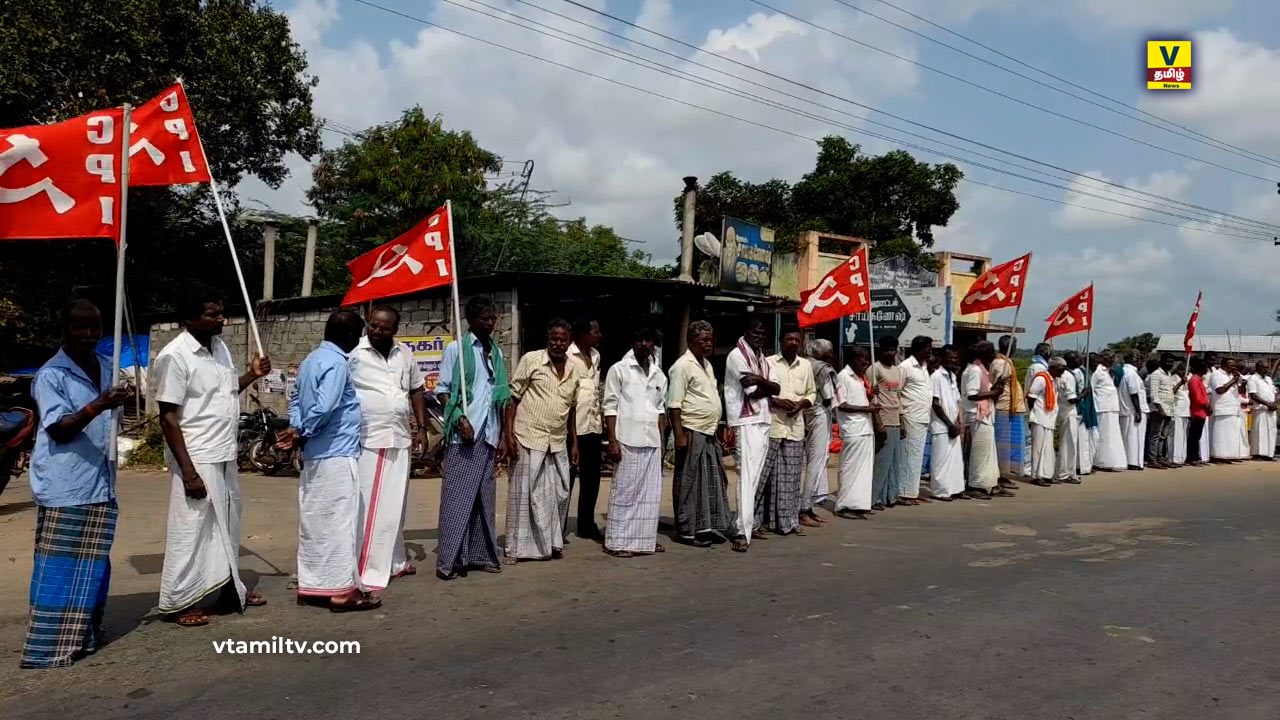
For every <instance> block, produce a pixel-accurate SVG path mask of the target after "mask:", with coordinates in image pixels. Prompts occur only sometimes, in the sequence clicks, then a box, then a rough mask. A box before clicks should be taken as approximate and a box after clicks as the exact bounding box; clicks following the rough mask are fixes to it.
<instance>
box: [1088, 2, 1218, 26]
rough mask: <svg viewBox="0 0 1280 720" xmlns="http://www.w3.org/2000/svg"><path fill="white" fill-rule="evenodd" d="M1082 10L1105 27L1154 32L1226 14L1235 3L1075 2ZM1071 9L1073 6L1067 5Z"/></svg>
mask: <svg viewBox="0 0 1280 720" xmlns="http://www.w3.org/2000/svg"><path fill="white" fill-rule="evenodd" d="M1074 4H1075V5H1076V6H1077V7H1078V9H1079V10H1081V11H1083V12H1085V13H1087V14H1088V15H1089V16H1091V17H1093V18H1094V19H1096V20H1098V21H1101V22H1102V24H1103V25H1107V26H1110V27H1117V28H1119V27H1133V28H1145V29H1148V30H1154V29H1157V28H1164V27H1169V26H1170V25H1177V26H1182V27H1186V24H1187V23H1191V22H1198V21H1200V20H1203V19H1205V18H1212V17H1217V16H1219V15H1221V14H1222V13H1225V12H1226V11H1228V10H1230V9H1231V7H1232V6H1233V5H1234V2H1233V0H1076V2H1075V3H1074ZM1067 5H1068V6H1070V5H1071V3H1068V4H1067Z"/></svg>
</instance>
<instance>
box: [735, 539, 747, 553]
mask: <svg viewBox="0 0 1280 720" xmlns="http://www.w3.org/2000/svg"><path fill="white" fill-rule="evenodd" d="M750 547H751V546H750V545H748V544H747V541H746V540H734V541H733V551H734V552H740V553H744V552H746V551H747V549H748V548H750Z"/></svg>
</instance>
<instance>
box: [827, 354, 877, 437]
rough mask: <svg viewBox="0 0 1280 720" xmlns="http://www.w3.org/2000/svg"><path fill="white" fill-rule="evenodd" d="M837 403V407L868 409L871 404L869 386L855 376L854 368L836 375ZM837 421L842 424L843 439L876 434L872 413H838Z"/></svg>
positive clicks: (845, 369)
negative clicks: (868, 395)
mask: <svg viewBox="0 0 1280 720" xmlns="http://www.w3.org/2000/svg"><path fill="white" fill-rule="evenodd" d="M836 403H837V407H838V406H839V405H853V406H854V407H866V406H868V405H870V404H871V399H870V398H868V397H867V386H866V385H863V384H862V378H860V377H858V376H857V375H854V374H853V368H851V367H849V366H847V365H846V366H845V368H844V369H843V370H841V371H840V372H838V373H836ZM836 419H837V421H838V422H839V423H840V436H841V437H846V436H849V437H852V436H855V435H870V434H872V433H873V432H875V425H874V424H873V423H872V421H871V413H851V412H842V411H837V412H836Z"/></svg>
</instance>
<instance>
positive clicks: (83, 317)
mask: <svg viewBox="0 0 1280 720" xmlns="http://www.w3.org/2000/svg"><path fill="white" fill-rule="evenodd" d="M60 320H61V325H62V347H61V348H59V349H58V352H57V353H55V354H54V356H53V357H52V358H51V359H50V360H49V361H48V362H46V363H45V364H44V365H43V366H42V367H41V368H40V371H39V372H37V373H36V379H35V383H34V384H33V385H32V387H31V394H32V397H33V398H34V399H35V401H36V405H37V407H39V417H38V420H37V430H36V444H35V448H34V449H33V451H32V453H31V472H30V482H31V496H32V499H34V500H35V502H36V550H35V566H34V567H33V568H32V573H31V609H30V614H29V616H28V619H27V635H26V640H25V642H23V645H22V657H21V660H20V661H19V665H20V667H24V668H53V667H67V666H69V665H71V664H72V663H73V662H75V661H76V660H79V659H80V658H83V657H84V656H86V655H89V654H91V653H93V652H95V651H96V650H97V649H98V646H99V645H101V643H102V617H103V613H104V612H105V610H106V606H107V586H108V585H109V583H110V581H111V543H112V540H113V539H114V538H115V531H116V518H117V515H118V513H119V510H118V507H117V505H116V466H115V463H114V462H112V461H111V458H110V453H109V447H110V444H111V442H110V441H111V425H112V423H113V422H114V420H115V412H114V411H115V409H116V408H118V407H120V405H122V404H123V403H124V402H125V401H126V400H128V399H129V396H130V394H131V393H130V391H129V389H128V388H126V387H123V386H118V387H111V361H110V360H109V359H108V358H105V357H99V356H98V355H97V347H98V340H99V339H101V338H102V316H101V314H100V313H99V312H98V308H96V307H94V305H93V304H92V303H90V302H89V301H87V300H77V301H75V302H73V303H71V304H70V305H67V306H66V307H65V308H63V309H62V313H61V316H60ZM3 470H4V471H5V472H7V471H8V468H7V467H6V468H4V469H3ZM6 479H7V478H6Z"/></svg>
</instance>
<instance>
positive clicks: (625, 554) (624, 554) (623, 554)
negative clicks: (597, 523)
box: [604, 548, 636, 558]
mask: <svg viewBox="0 0 1280 720" xmlns="http://www.w3.org/2000/svg"><path fill="white" fill-rule="evenodd" d="M604 552H605V554H606V555H612V556H613V557H616V558H631V557H635V556H636V554H635V553H633V552H631V551H630V550H610V549H609V548H605V549H604Z"/></svg>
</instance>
